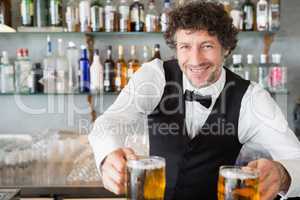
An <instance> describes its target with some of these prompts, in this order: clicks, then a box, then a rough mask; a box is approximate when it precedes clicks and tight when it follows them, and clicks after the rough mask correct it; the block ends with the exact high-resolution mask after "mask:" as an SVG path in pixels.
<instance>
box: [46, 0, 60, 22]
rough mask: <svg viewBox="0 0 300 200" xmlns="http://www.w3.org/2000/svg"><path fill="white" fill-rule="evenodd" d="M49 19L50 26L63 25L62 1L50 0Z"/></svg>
mask: <svg viewBox="0 0 300 200" xmlns="http://www.w3.org/2000/svg"><path fill="white" fill-rule="evenodd" d="M49 20H50V23H49V24H50V26H61V25H62V1H61V0H49Z"/></svg>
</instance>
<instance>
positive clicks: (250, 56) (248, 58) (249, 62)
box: [247, 54, 253, 64]
mask: <svg viewBox="0 0 300 200" xmlns="http://www.w3.org/2000/svg"><path fill="white" fill-rule="evenodd" d="M247 63H248V64H253V55H252V54H248V55H247Z"/></svg>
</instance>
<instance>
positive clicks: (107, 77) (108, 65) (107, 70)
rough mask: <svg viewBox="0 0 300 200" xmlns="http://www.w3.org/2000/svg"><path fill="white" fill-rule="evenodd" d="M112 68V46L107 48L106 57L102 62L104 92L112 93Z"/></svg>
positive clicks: (113, 64)
mask: <svg viewBox="0 0 300 200" xmlns="http://www.w3.org/2000/svg"><path fill="white" fill-rule="evenodd" d="M114 66H115V63H114V61H113V59H112V46H108V49H107V57H106V60H105V61H104V92H114V77H115V75H114Z"/></svg>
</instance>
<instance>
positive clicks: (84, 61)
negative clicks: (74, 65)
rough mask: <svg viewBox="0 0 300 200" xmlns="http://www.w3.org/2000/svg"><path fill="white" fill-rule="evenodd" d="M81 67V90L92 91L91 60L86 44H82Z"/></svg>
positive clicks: (83, 91) (84, 91)
mask: <svg viewBox="0 0 300 200" xmlns="http://www.w3.org/2000/svg"><path fill="white" fill-rule="evenodd" d="M79 67H80V72H81V73H80V92H82V93H86V92H90V62H89V59H88V51H87V48H86V47H85V46H81V58H80V60H79Z"/></svg>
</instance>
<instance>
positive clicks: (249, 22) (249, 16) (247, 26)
mask: <svg viewBox="0 0 300 200" xmlns="http://www.w3.org/2000/svg"><path fill="white" fill-rule="evenodd" d="M242 10H243V30H244V31H253V30H254V16H255V12H254V11H255V8H254V5H253V3H252V2H251V1H250V0H246V1H245V2H244V4H243V6H242Z"/></svg>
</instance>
